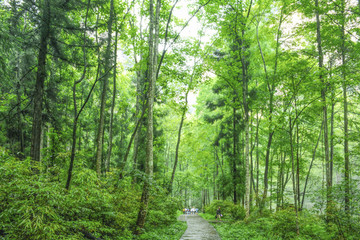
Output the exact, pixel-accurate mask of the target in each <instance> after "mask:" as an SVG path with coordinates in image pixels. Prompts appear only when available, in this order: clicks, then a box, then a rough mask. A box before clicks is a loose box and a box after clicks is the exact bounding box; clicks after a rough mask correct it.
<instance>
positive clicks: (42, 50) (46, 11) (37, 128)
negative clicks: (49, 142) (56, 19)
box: [30, 0, 51, 161]
mask: <svg viewBox="0 0 360 240" xmlns="http://www.w3.org/2000/svg"><path fill="white" fill-rule="evenodd" d="M50 18H51V16H50V1H49V0H45V1H44V6H42V18H41V19H42V21H41V24H40V44H39V45H40V46H39V55H38V66H37V74H36V84H35V92H34V117H33V124H32V135H31V152H30V156H31V158H32V159H33V160H35V161H40V148H41V146H40V145H41V144H40V142H41V127H42V101H43V95H44V82H45V78H46V68H45V67H46V55H47V50H48V49H47V47H48V46H47V45H48V39H49V35H50V20H51V19H50Z"/></svg>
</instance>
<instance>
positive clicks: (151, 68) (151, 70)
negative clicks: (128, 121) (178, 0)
mask: <svg viewBox="0 0 360 240" xmlns="http://www.w3.org/2000/svg"><path fill="white" fill-rule="evenodd" d="M149 4H150V5H149V14H150V22H149V57H148V58H149V59H148V91H147V110H148V112H147V133H146V140H147V143H146V163H145V173H146V177H147V178H146V180H145V181H144V186H143V192H142V195H141V202H140V209H139V213H138V217H137V220H136V229H135V231H134V233H135V234H136V235H138V234H139V233H140V231H141V229H142V228H144V225H145V220H146V215H147V210H148V204H149V197H150V190H151V184H152V181H153V179H152V178H153V167H154V166H153V164H154V162H153V161H154V159H153V157H154V155H153V138H154V129H153V128H154V120H153V112H154V108H153V107H154V96H155V81H156V69H157V57H158V54H157V52H158V44H159V16H160V7H161V0H157V2H156V10H155V16H154V1H153V0H150V3H149Z"/></svg>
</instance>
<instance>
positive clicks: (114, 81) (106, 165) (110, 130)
mask: <svg viewBox="0 0 360 240" xmlns="http://www.w3.org/2000/svg"><path fill="white" fill-rule="evenodd" d="M115 21H116V19H115ZM117 41H118V29H117V28H116V34H115V48H114V72H113V85H114V86H113V96H112V103H111V111H110V126H109V149H108V152H107V156H106V161H105V172H109V171H110V159H111V152H112V145H113V143H112V142H113V123H114V109H115V99H116V65H117V59H116V58H117V45H118V43H117Z"/></svg>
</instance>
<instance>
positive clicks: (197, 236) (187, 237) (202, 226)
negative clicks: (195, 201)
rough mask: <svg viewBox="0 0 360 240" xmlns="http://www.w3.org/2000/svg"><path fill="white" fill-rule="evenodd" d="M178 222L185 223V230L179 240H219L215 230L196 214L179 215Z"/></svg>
mask: <svg viewBox="0 0 360 240" xmlns="http://www.w3.org/2000/svg"><path fill="white" fill-rule="evenodd" d="M179 220H180V221H185V222H186V223H187V229H186V231H185V233H184V234H183V235H182V237H181V238H180V240H201V239H203V240H205V239H206V240H220V236H219V234H218V233H217V231H216V230H215V228H214V227H213V226H211V225H210V224H209V223H208V222H207V221H206V220H205V219H203V218H202V217H200V216H199V215H197V214H189V215H181V216H180V217H179Z"/></svg>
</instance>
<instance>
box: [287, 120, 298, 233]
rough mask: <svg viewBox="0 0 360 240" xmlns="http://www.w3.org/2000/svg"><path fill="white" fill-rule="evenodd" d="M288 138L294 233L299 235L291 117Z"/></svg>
mask: <svg viewBox="0 0 360 240" xmlns="http://www.w3.org/2000/svg"><path fill="white" fill-rule="evenodd" d="M289 125H290V126H289V136H290V153H291V169H292V171H291V173H292V174H291V175H292V184H293V194H294V205H295V214H296V233H297V235H299V234H300V229H299V217H298V202H297V200H298V197H297V191H296V181H295V163H294V144H293V135H292V134H293V125H292V122H291V117H290V119H289Z"/></svg>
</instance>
